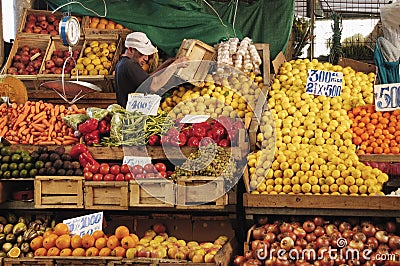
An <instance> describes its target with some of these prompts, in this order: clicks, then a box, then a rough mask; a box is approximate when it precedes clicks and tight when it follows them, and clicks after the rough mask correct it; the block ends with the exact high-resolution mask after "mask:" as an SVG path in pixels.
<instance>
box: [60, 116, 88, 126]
mask: <svg viewBox="0 0 400 266" xmlns="http://www.w3.org/2000/svg"><path fill="white" fill-rule="evenodd" d="M87 119H89V116H88V115H87V114H73V115H67V116H64V117H63V120H64V123H65V124H67V126H69V127H70V128H72V129H73V130H78V126H79V125H80V124H82V123H83V122H85V121H86V120H87Z"/></svg>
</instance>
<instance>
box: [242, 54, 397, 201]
mask: <svg viewBox="0 0 400 266" xmlns="http://www.w3.org/2000/svg"><path fill="white" fill-rule="evenodd" d="M307 69H321V70H326V71H336V72H342V73H343V84H344V85H343V87H342V92H341V95H340V96H337V97H327V96H318V95H313V94H309V93H306V89H305V85H306V80H307ZM374 77H375V76H374V74H373V73H370V74H364V73H362V72H356V71H354V70H353V69H352V68H350V67H341V66H339V65H332V64H330V63H320V62H318V61H317V60H316V59H313V60H312V61H310V60H308V59H298V60H295V61H294V60H293V61H290V62H285V63H284V64H283V65H282V67H281V68H280V72H279V74H278V75H277V76H276V78H275V79H274V80H273V84H272V85H271V90H270V92H269V96H270V97H269V100H268V106H269V107H270V108H271V110H270V111H266V112H264V115H263V118H262V119H261V120H262V121H261V125H260V133H259V134H258V136H257V140H258V141H259V144H260V145H261V151H259V152H257V153H255V154H251V155H250V157H249V160H248V161H249V162H251V163H249V167H250V188H251V190H252V193H264V194H299V193H301V194H332V195H341V194H342V195H384V193H383V192H382V187H383V185H384V184H385V183H386V182H387V181H388V179H389V177H388V175H387V174H386V173H383V172H382V171H381V170H379V169H377V168H372V167H371V166H367V165H365V164H364V163H362V162H360V161H359V158H358V156H357V147H356V144H354V143H353V137H354V136H353V131H352V128H351V125H352V120H351V118H350V117H349V115H348V112H349V111H350V110H351V109H352V108H353V107H357V106H363V105H365V104H372V101H373V81H374ZM271 118H272V119H271ZM274 135H275V136H276V141H275V143H274ZM275 144H276V145H275ZM275 146H276V147H275ZM271 154H273V155H274V157H273V160H270V159H269V157H270V156H269V155H271ZM266 169H268V170H266Z"/></svg>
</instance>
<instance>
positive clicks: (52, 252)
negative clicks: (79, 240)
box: [47, 247, 60, 256]
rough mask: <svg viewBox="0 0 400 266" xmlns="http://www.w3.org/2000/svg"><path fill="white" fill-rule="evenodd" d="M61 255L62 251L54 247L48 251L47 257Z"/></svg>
mask: <svg viewBox="0 0 400 266" xmlns="http://www.w3.org/2000/svg"><path fill="white" fill-rule="evenodd" d="M59 255H60V249H59V248H58V247H52V248H50V249H49V250H47V256H59Z"/></svg>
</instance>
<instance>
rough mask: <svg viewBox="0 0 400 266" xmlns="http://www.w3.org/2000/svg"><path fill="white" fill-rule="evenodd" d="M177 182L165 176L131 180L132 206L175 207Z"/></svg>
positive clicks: (130, 200) (130, 202)
mask: <svg viewBox="0 0 400 266" xmlns="http://www.w3.org/2000/svg"><path fill="white" fill-rule="evenodd" d="M174 186H175V184H174V183H173V182H172V181H169V180H166V179H164V178H144V179H138V180H132V181H130V182H129V191H130V193H129V206H130V207H174V204H175V189H174Z"/></svg>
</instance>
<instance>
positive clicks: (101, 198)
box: [85, 181, 129, 210]
mask: <svg viewBox="0 0 400 266" xmlns="http://www.w3.org/2000/svg"><path fill="white" fill-rule="evenodd" d="M128 198H129V191H128V182H117V181H85V209H88V210H127V209H128Z"/></svg>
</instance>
